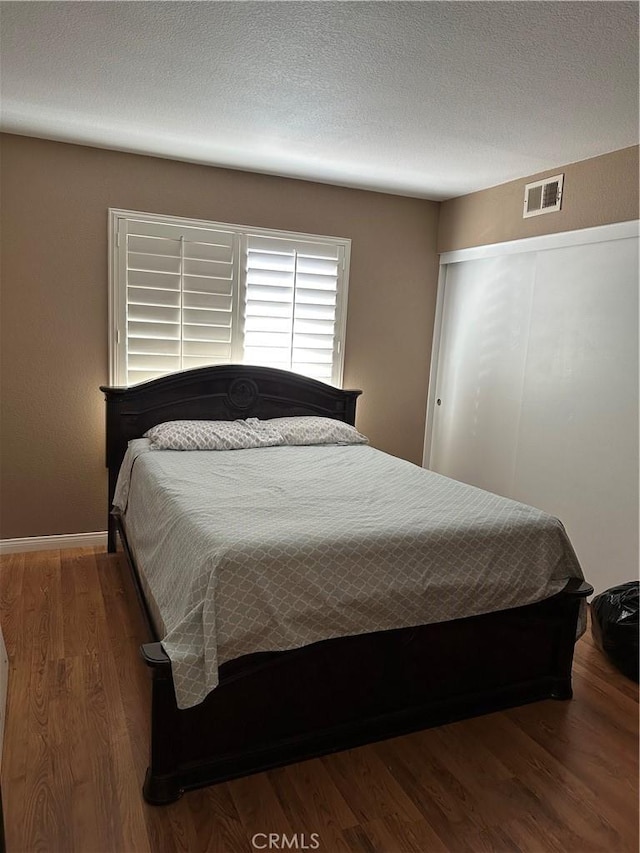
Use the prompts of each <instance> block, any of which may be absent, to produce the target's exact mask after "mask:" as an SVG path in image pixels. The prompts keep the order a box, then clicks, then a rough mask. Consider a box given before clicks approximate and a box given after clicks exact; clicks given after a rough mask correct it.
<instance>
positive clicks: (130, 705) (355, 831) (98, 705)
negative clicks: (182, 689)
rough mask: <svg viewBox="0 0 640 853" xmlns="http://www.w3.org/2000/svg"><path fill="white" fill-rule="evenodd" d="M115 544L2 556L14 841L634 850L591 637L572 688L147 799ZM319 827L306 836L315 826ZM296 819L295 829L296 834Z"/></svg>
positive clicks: (135, 634) (219, 849)
mask: <svg viewBox="0 0 640 853" xmlns="http://www.w3.org/2000/svg"><path fill="white" fill-rule="evenodd" d="M120 560H121V558H119V557H115V556H108V555H106V554H104V553H99V552H98V551H95V550H94V549H84V550H74V551H62V552H59V551H51V552H46V553H34V554H26V555H25V554H17V555H12V556H6V557H3V558H2V562H1V566H0V608H1V614H2V628H3V632H4V637H5V642H6V645H7V650H8V654H9V661H10V681H9V704H8V714H7V726H6V731H5V746H4V757H3V763H2V794H3V799H4V812H5V823H6V839H7V850H8V853H31V851H42V853H56V852H57V851H64V853H68V852H69V853H71V851H77V853H102V851H116V853H165V852H166V853H178V851H187V853H201V851H202V853H204V851H211V853H214V851H215V853H249V851H254V850H257V849H261V846H262V845H265V846H264V848H262V849H269V848H268V847H267V846H266V845H267V844H268V838H267V837H266V836H264V835H258V836H257V837H256V838H255V842H256V843H255V845H252V841H251V839H252V836H254V835H255V834H256V833H281V834H282V833H285V834H286V835H287V842H286V843H287V844H290V843H291V842H292V841H293V839H294V835H295V841H296V843H297V848H296V847H295V846H294V847H287V846H285V843H284V840H283V839H279V840H278V843H279V844H280V847H279V848H278V847H276V846H273V843H272V846H271V848H270V849H272V850H273V849H305V848H304V844H306V846H307V849H314V848H313V847H312V846H311V845H312V844H316V843H317V844H318V845H319V846H318V848H317V849H319V850H320V851H321V853H322V851H324V853H343V851H344V853H353V851H365V853H376V852H377V851H379V853H445V851H450V853H483V851H500V853H502V851H521V853H539V851H540V853H542V851H556V853H560V851H562V853H567V851H575V853H587V851H607V853H624V851H637V850H638V805H637V802H638V800H637V798H638V691H637V686H636V685H634V684H633V683H632V682H631V681H629V680H627V679H625V678H624V676H622V675H620V674H619V673H617V671H616V670H615V669H614V668H613V667H612V666H611V665H610V664H609V663H608V661H607V660H606V659H605V658H604V657H603V656H602V655H601V654H600V652H599V651H598V650H597V649H596V648H595V647H594V646H593V643H592V642H591V637H590V634H587V635H586V636H585V637H584V638H583V639H581V640H580V642H579V643H578V646H577V649H576V664H575V670H574V690H575V697H574V699H573V701H571V702H554V701H547V702H541V703H537V704H535V705H527V706H524V707H521V708H516V709H514V710H510V711H506V712H503V713H499V714H491V715H489V716H485V717H481V718H477V719H474V720H468V721H464V722H461V723H455V724H453V725H449V726H443V727H441V728H438V729H430V730H428V731H424V732H418V733H416V734H412V735H408V736H405V737H401V738H395V739H393V740H389V741H385V742H382V743H378V744H373V745H370V746H366V747H362V748H359V749H354V750H350V751H348V752H343V753H339V754H337V755H333V756H328V757H325V758H321V759H315V760H312V761H306V762H303V763H300V764H297V765H293V766H291V767H285V768H282V769H278V770H273V771H270V772H268V773H261V774H258V775H256V776H252V777H249V778H246V779H239V780H236V781H234V782H229V783H227V784H224V785H218V786H215V787H212V788H209V789H206V790H202V791H196V792H192V793H189V794H186V795H185V796H184V797H183V798H182V799H181V800H180V801H179V802H178V803H175V804H173V805H171V806H168V807H164V808H153V807H150V806H147V805H145V803H144V802H143V800H142V796H141V792H140V787H141V784H142V780H143V777H144V772H145V769H146V764H147V750H148V734H147V727H148V722H147V721H148V714H149V683H148V673H147V672H146V670H145V667H144V666H143V665H142V663H141V662H140V660H139V658H138V653H137V649H138V646H139V645H140V643H141V642H143V641H144V640H145V639H146V638H145V637H144V634H143V625H142V621H141V619H140V616H139V613H138V610H137V604H136V602H135V601H134V600H133V598H132V596H131V593H130V587H129V585H128V580H127V579H126V575H125V574H124V568H123V566H122V564H121V562H120ZM312 833H317V836H312ZM303 836H304V837H303Z"/></svg>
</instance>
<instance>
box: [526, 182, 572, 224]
mask: <svg viewBox="0 0 640 853" xmlns="http://www.w3.org/2000/svg"><path fill="white" fill-rule="evenodd" d="M563 178H564V175H554V176H553V177H552V178H545V179H544V180H543V181H535V182H534V183H532V184H527V185H526V187H525V188H524V211H523V213H522V215H523V217H524V218H525V219H526V218H527V216H539V215H540V214H541V213H553V211H554V210H560V204H561V202H562V179H563Z"/></svg>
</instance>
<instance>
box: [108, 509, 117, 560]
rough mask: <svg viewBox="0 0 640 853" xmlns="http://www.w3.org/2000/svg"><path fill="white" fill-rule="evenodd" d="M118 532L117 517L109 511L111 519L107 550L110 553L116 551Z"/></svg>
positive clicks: (109, 521)
mask: <svg viewBox="0 0 640 853" xmlns="http://www.w3.org/2000/svg"><path fill="white" fill-rule="evenodd" d="M116 533H117V525H116V518H115V516H114V515H113V513H109V520H108V521H107V552H108V553H109V554H115V553H116V550H117V548H116Z"/></svg>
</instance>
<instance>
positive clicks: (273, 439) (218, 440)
mask: <svg viewBox="0 0 640 853" xmlns="http://www.w3.org/2000/svg"><path fill="white" fill-rule="evenodd" d="M252 420H255V421H257V418H254V419H252ZM144 437H145V438H148V439H150V441H151V442H152V445H153V447H154V448H157V449H159V450H247V449H248V448H250V447H273V446H274V445H277V444H283V438H282V436H281V435H280V433H279V432H278V431H277V430H276V429H273V428H272V427H270V426H269V425H268V424H265V423H260V424H257V423H256V424H254V423H251V424H249V423H247V421H242V420H238V421H166V422H165V423H162V424H157V426H154V427H151V429H149V430H147V431H146V432H145V434H144Z"/></svg>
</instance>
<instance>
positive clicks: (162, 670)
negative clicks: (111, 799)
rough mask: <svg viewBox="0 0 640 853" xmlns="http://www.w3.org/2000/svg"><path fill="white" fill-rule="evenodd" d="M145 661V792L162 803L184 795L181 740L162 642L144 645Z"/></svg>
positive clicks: (148, 798) (152, 801) (152, 800)
mask: <svg viewBox="0 0 640 853" xmlns="http://www.w3.org/2000/svg"><path fill="white" fill-rule="evenodd" d="M141 652H142V657H143V658H144V661H145V663H146V664H147V666H149V667H150V668H151V670H152V676H153V680H152V694H151V757H150V762H149V767H148V769H147V774H146V776H145V780H144V785H143V787H142V793H143V795H144V798H145V800H146V802H147V803H149V804H150V805H152V806H163V805H166V804H167V803H172V802H175V800H177V799H179V798H180V797H181V796H182V794H183V789H182V788H181V787H180V782H179V773H178V770H179V768H178V753H177V749H176V745H177V743H178V742H179V739H180V732H179V728H178V726H179V723H178V713H179V712H178V706H177V705H176V698H175V692H174V688H173V679H172V677H171V662H170V661H169V658H168V657H167V655H166V654H165V652H164V649H163V648H162V646H161V645H160V643H149V644H147V645H144V646H142V648H141Z"/></svg>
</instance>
